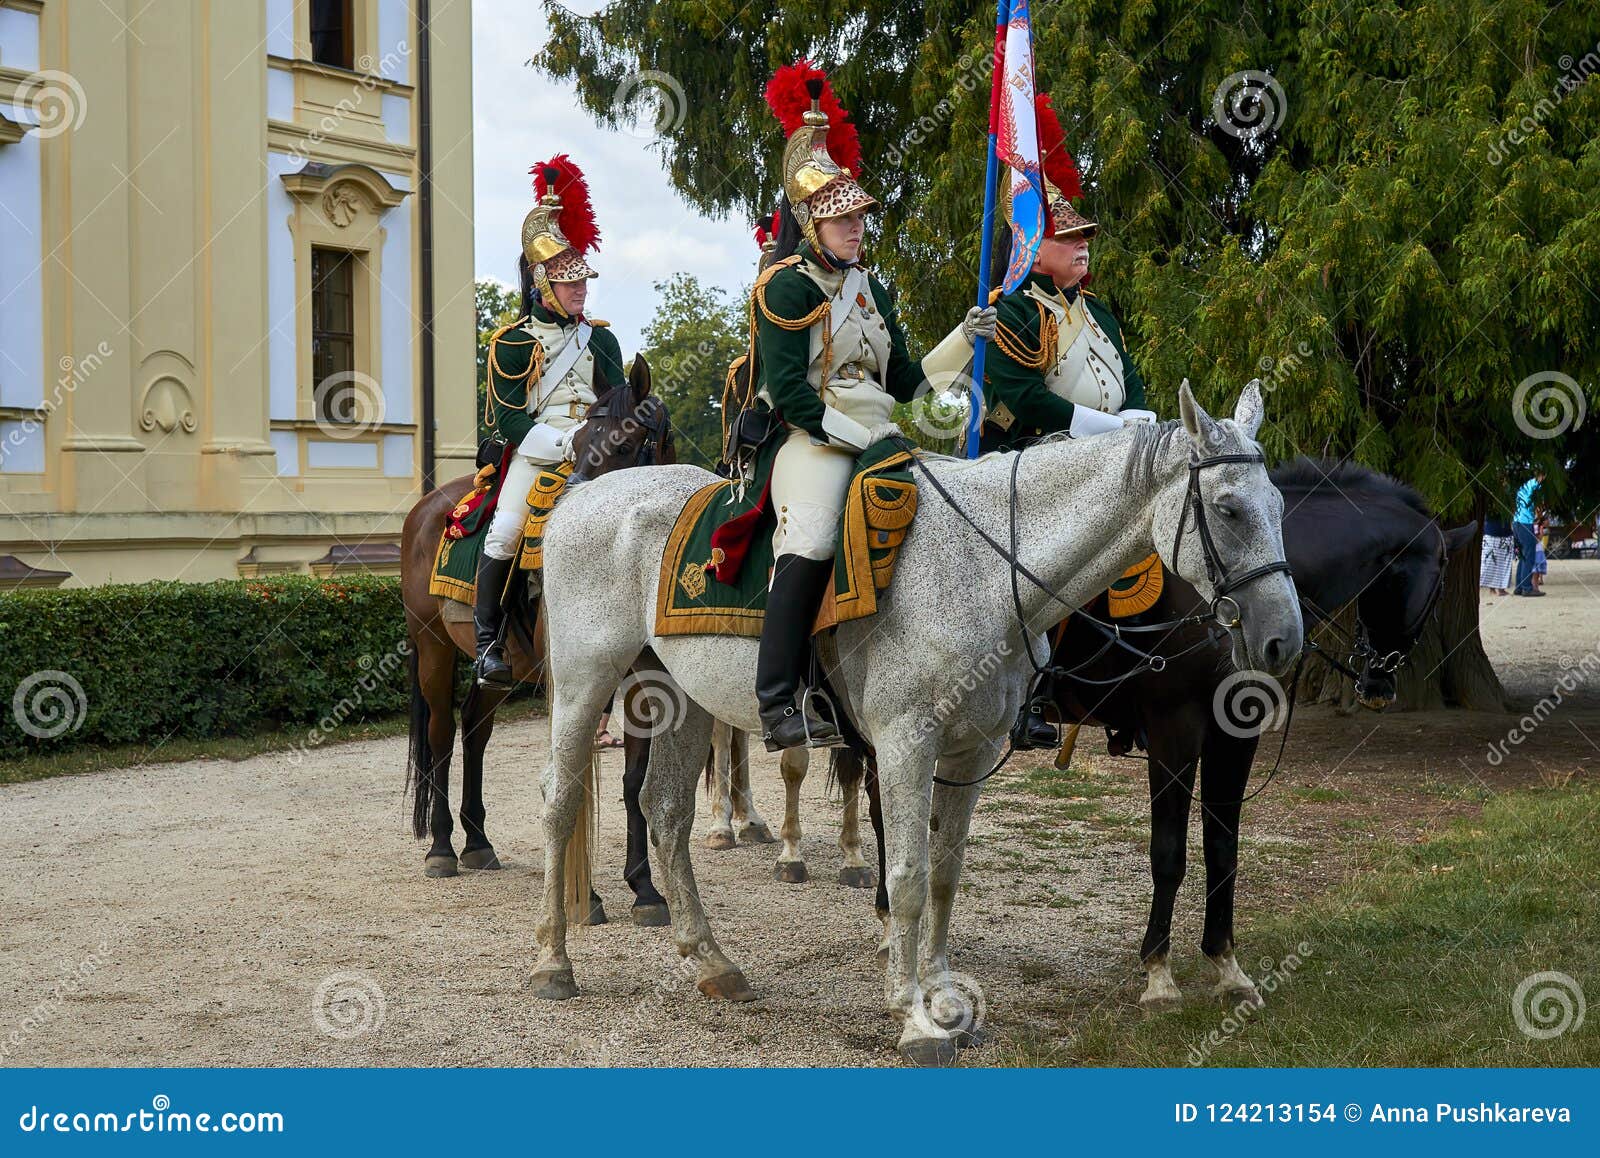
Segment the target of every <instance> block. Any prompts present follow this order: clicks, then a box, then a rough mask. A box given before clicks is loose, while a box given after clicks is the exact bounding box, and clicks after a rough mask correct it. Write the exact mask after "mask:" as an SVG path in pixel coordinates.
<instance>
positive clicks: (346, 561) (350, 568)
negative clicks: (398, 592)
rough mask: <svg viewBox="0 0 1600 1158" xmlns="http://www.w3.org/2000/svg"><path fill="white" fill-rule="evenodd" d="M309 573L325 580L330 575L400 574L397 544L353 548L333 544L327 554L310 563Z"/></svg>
mask: <svg viewBox="0 0 1600 1158" xmlns="http://www.w3.org/2000/svg"><path fill="white" fill-rule="evenodd" d="M310 567H311V573H312V574H313V575H316V576H318V577H319V578H323V579H326V578H327V577H328V576H330V575H347V574H350V573H352V572H356V573H359V572H371V573H372V574H376V575H398V574H400V544H399V543H361V544H358V545H356V546H354V547H348V546H345V545H344V544H343V543H335V544H334V545H333V546H331V547H329V548H328V553H327V554H326V555H324V556H323V557H322V558H320V559H313V560H311V563H310Z"/></svg>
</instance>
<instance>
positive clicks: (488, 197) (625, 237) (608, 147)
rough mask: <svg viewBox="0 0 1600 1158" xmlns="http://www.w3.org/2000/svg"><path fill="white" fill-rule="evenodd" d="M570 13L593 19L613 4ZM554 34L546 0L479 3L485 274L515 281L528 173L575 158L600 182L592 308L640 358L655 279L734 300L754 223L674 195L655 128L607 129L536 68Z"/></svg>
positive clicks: (477, 169)
mask: <svg viewBox="0 0 1600 1158" xmlns="http://www.w3.org/2000/svg"><path fill="white" fill-rule="evenodd" d="M567 6H568V7H569V8H571V9H573V10H574V11H577V12H583V13H592V12H595V11H597V10H598V9H600V8H601V7H603V4H601V3H598V2H597V0H567ZM547 35H548V28H547V25H546V22H545V18H544V8H543V5H541V4H539V3H538V2H537V0H473V3H472V40H473V44H472V111H473V175H474V183H475V185H476V202H475V206H474V210H475V215H476V221H475V233H476V245H475V250H476V252H475V256H474V267H475V269H476V271H477V276H478V277H480V278H485V277H492V278H497V279H499V280H500V281H504V282H507V283H508V284H514V283H515V281H516V261H517V252H518V249H519V246H520V238H521V232H522V218H523V217H524V216H525V215H526V214H527V212H528V210H529V209H530V208H532V207H533V178H532V177H531V176H530V175H529V173H528V170H529V168H531V167H532V166H533V164H534V163H535V162H537V161H540V160H545V159H548V158H549V157H550V156H552V155H553V154H555V153H562V152H565V153H570V154H571V155H572V159H573V160H574V161H576V162H577V164H578V167H579V168H580V169H582V170H583V172H584V175H585V176H586V177H587V178H588V179H589V186H590V190H591V193H592V195H593V198H594V204H595V217H596V219H597V221H598V223H599V226H600V238H601V240H600V249H599V252H598V254H596V255H594V256H592V257H590V259H589V264H590V265H592V266H593V267H594V268H595V269H596V270H597V271H599V274H600V277H599V278H598V279H597V280H595V281H594V282H593V283H591V285H590V290H589V312H590V313H591V314H592V315H594V316H595V317H598V318H604V319H605V320H607V321H609V322H610V323H611V324H612V326H613V327H615V329H616V333H617V337H618V339H619V340H620V341H621V343H622V349H623V352H624V353H626V354H632V353H633V352H634V351H635V350H637V349H638V347H639V344H640V333H641V331H643V329H644V327H645V325H646V324H647V323H648V322H649V320H650V318H651V316H652V314H654V312H655V300H656V294H655V290H654V288H653V287H654V283H655V282H657V281H662V280H665V279H666V278H667V277H669V276H670V275H672V274H673V273H676V272H678V271H680V270H682V271H687V272H692V273H694V274H696V275H697V276H698V277H699V278H700V280H701V281H702V282H703V283H706V284H709V285H716V286H721V287H722V288H724V289H726V290H727V291H728V292H729V294H730V295H732V294H735V293H737V292H738V291H739V289H740V288H741V287H742V286H744V285H745V284H747V283H748V282H749V281H750V280H751V278H752V277H753V276H754V275H755V267H756V260H757V258H758V257H759V253H758V251H757V248H756V243H755V240H754V239H753V237H752V236H751V232H750V227H749V226H748V225H747V223H746V222H745V221H743V220H742V219H728V220H723V221H716V220H713V219H711V218H707V217H704V216H701V215H700V214H699V213H698V212H697V211H695V210H693V209H691V208H690V207H689V206H688V205H686V204H685V203H684V201H683V199H682V198H681V197H679V196H678V194H677V193H676V192H674V191H673V189H672V188H671V186H670V185H669V184H668V182H667V176H666V171H665V169H664V168H663V167H662V164H661V160H660V157H659V154H658V153H657V152H656V151H655V150H653V149H651V147H650V145H651V140H652V139H653V132H652V127H653V126H652V125H650V124H648V123H647V124H644V125H640V126H637V127H636V128H635V129H634V131H633V132H621V131H615V130H611V129H605V128H601V127H600V126H599V125H597V124H596V123H595V122H594V121H593V120H592V119H591V118H590V117H589V116H588V114H586V113H584V112H581V111H579V110H578V109H577V107H576V106H577V101H576V97H575V94H574V93H573V92H572V90H571V89H569V88H567V87H565V86H563V85H559V84H556V83H554V82H552V81H551V80H550V78H549V77H548V76H546V75H545V74H544V73H542V72H538V71H536V70H535V69H532V68H529V67H528V66H527V61H528V59H529V58H530V57H532V56H533V55H534V54H535V53H536V52H538V51H539V49H540V48H542V47H543V46H544V42H545V38H546V36H547Z"/></svg>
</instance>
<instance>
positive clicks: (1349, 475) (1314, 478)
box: [1269, 455, 1433, 519]
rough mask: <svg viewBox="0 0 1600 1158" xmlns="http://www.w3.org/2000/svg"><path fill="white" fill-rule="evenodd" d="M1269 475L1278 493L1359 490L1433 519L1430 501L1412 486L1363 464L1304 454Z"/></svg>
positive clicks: (1276, 468)
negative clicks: (1387, 499) (1388, 499)
mask: <svg viewBox="0 0 1600 1158" xmlns="http://www.w3.org/2000/svg"><path fill="white" fill-rule="evenodd" d="M1269 473H1270V475H1271V478H1272V484H1273V485H1274V486H1275V487H1277V488H1278V489H1279V490H1294V491H1303V492H1305V493H1307V494H1315V493H1316V492H1318V491H1327V492H1329V493H1331V494H1338V493H1342V492H1345V491H1360V492H1362V493H1364V494H1366V495H1368V496H1370V497H1373V498H1384V497H1388V498H1392V499H1395V500H1397V501H1399V502H1400V503H1401V504H1403V505H1405V506H1407V507H1410V508H1411V509H1412V510H1413V511H1415V512H1416V513H1417V514H1419V515H1421V516H1422V517H1423V518H1425V519H1431V518H1433V511H1432V510H1431V509H1429V507H1428V504H1427V501H1426V500H1424V499H1423V497H1422V496H1421V495H1420V494H1418V493H1417V491H1416V489H1415V488H1414V487H1412V486H1411V485H1410V484H1409V483H1404V482H1401V481H1400V480H1399V479H1397V478H1394V477H1393V476H1391V475H1386V474H1384V473H1383V472H1381V471H1376V470H1373V469H1372V468H1371V467H1366V466H1362V465H1361V464H1360V463H1355V462H1350V461H1348V460H1340V459H1332V458H1312V457H1310V456H1308V455H1301V456H1299V457H1298V458H1294V459H1291V460H1289V461H1288V462H1284V463H1280V464H1279V465H1277V466H1275V467H1273V468H1272V470H1271V471H1270V472H1269Z"/></svg>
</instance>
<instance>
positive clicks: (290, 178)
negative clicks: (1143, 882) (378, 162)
mask: <svg viewBox="0 0 1600 1158" xmlns="http://www.w3.org/2000/svg"><path fill="white" fill-rule="evenodd" d="M283 187H284V188H285V189H287V190H288V191H289V196H291V197H293V198H294V199H295V200H297V201H300V202H302V203H305V204H317V205H320V206H321V209H322V212H323V214H324V215H326V217H327V218H328V220H329V221H331V222H333V224H334V225H336V226H338V227H339V228H340V229H346V228H348V227H349V226H350V224H351V223H352V222H354V221H355V219H356V216H357V215H358V214H359V213H360V212H361V211H362V210H363V209H365V208H367V207H368V206H371V207H372V208H373V209H374V211H376V212H377V213H379V214H382V213H384V212H386V211H387V210H390V209H393V208H394V207H395V206H396V205H398V204H400V202H402V201H404V200H405V199H406V197H407V196H409V195H410V190H407V189H396V188H395V187H394V186H393V185H391V184H389V181H388V178H386V177H385V176H384V175H383V174H382V173H380V172H378V171H377V170H376V169H374V168H372V167H371V166H370V165H359V164H350V165H328V164H324V163H323V162H321V161H309V162H307V163H306V166H305V168H303V169H301V170H300V171H299V172H297V173H285V174H284V175H283Z"/></svg>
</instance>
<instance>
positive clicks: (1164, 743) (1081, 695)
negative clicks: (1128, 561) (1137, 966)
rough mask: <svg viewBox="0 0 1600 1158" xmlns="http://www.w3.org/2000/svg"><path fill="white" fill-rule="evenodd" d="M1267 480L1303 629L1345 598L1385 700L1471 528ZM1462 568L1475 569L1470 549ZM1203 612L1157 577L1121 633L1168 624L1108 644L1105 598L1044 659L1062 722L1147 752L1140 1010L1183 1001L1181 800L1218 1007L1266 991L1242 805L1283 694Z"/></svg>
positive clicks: (1411, 504)
mask: <svg viewBox="0 0 1600 1158" xmlns="http://www.w3.org/2000/svg"><path fill="white" fill-rule="evenodd" d="M1271 474H1272V481H1273V483H1274V484H1275V485H1276V486H1277V487H1278V489H1279V490H1280V491H1281V492H1282V493H1283V499H1284V518H1283V545H1284V553H1285V556H1286V558H1287V559H1288V561H1289V565H1290V566H1291V568H1292V569H1293V572H1294V582H1295V588H1296V590H1297V591H1298V592H1299V594H1300V599H1301V602H1302V604H1303V605H1304V607H1305V608H1306V610H1307V612H1308V615H1307V616H1306V619H1307V622H1308V624H1309V623H1312V622H1317V621H1321V622H1331V621H1332V619H1333V618H1334V616H1335V613H1336V612H1337V611H1338V610H1339V609H1340V608H1343V607H1346V606H1348V605H1350V604H1354V606H1355V608H1356V614H1357V622H1358V628H1357V633H1356V636H1355V637H1354V638H1353V639H1352V640H1351V641H1350V643H1349V646H1348V648H1346V649H1342V651H1341V653H1340V654H1339V655H1338V656H1337V657H1335V659H1336V660H1337V662H1340V663H1341V664H1342V665H1345V670H1347V671H1349V672H1350V674H1353V675H1354V676H1355V677H1356V695H1357V699H1358V701H1359V702H1361V703H1362V704H1363V705H1365V706H1367V707H1369V708H1374V709H1378V710H1381V709H1382V708H1384V707H1387V706H1388V704H1389V703H1390V702H1392V701H1393V699H1394V695H1395V672H1396V669H1397V668H1398V667H1399V666H1400V665H1401V664H1403V663H1404V662H1405V659H1406V657H1407V656H1408V655H1409V654H1410V653H1411V650H1412V649H1413V648H1414V647H1415V646H1416V643H1417V640H1418V638H1419V637H1420V636H1421V634H1422V632H1423V629H1424V628H1425V627H1426V626H1427V621H1428V620H1429V618H1430V617H1431V616H1432V613H1433V611H1434V610H1435V608H1436V607H1437V605H1438V600H1439V594H1440V591H1441V590H1442V585H1443V582H1444V569H1445V566H1446V561H1447V559H1448V557H1449V555H1450V554H1452V553H1454V552H1455V551H1458V550H1460V549H1461V548H1462V547H1463V546H1466V545H1469V544H1470V543H1471V541H1472V539H1473V535H1474V532H1475V530H1476V528H1475V526H1474V525H1472V524H1468V525H1466V526H1463V527H1457V528H1455V529H1454V530H1450V531H1446V530H1443V529H1442V528H1441V527H1440V526H1439V524H1438V522H1437V521H1436V520H1435V519H1434V517H1433V514H1432V512H1431V511H1429V509H1428V507H1427V505H1426V504H1425V503H1424V502H1423V501H1422V499H1421V498H1420V497H1419V496H1418V495H1417V493H1416V492H1415V491H1413V490H1412V489H1411V488H1410V487H1408V486H1405V485H1404V484H1402V483H1399V482H1396V481H1395V480H1394V479H1391V478H1388V477H1386V476H1384V475H1381V474H1377V473H1375V472H1373V471H1370V470H1366V469H1365V468H1362V467H1359V466H1353V465H1349V464H1337V463H1332V462H1321V461H1315V460H1310V459H1299V460H1296V461H1295V462H1292V463H1289V464H1286V465H1284V466H1280V467H1278V468H1276V469H1274V470H1273V471H1272V472H1271ZM1223 525H1224V524H1222V522H1221V520H1218V521H1217V522H1216V523H1215V524H1214V527H1215V528H1216V529H1217V530H1218V532H1219V533H1221V527H1222V526H1223ZM1470 565H1471V566H1472V567H1473V568H1474V569H1476V567H1477V559H1476V557H1473V558H1472V559H1471V560H1470ZM1474 574H1476V571H1475V570H1474ZM1208 610H1209V609H1208V607H1207V605H1206V603H1205V601H1204V600H1202V599H1201V598H1200V594H1199V592H1197V591H1196V590H1195V589H1194V588H1193V587H1191V586H1189V585H1188V584H1186V583H1184V582H1182V581H1181V580H1179V579H1178V578H1177V577H1176V576H1174V575H1172V574H1171V573H1170V572H1169V573H1168V574H1167V575H1166V577H1165V586H1164V588H1163V590H1162V593H1161V596H1160V599H1159V600H1158V601H1157V602H1156V604H1155V605H1154V606H1153V607H1151V608H1149V609H1148V610H1147V611H1145V612H1143V613H1141V614H1140V615H1139V616H1138V617H1135V618H1133V619H1123V620H1118V621H1117V622H1118V623H1119V624H1121V625H1124V627H1125V628H1126V627H1128V626H1132V627H1135V628H1137V627H1139V626H1158V627H1159V625H1161V624H1177V625H1176V626H1171V627H1162V628H1160V629H1159V630H1156V631H1152V632H1139V631H1134V632H1130V633H1126V634H1124V635H1122V636H1121V638H1120V641H1119V640H1117V639H1113V638H1112V637H1111V636H1110V635H1109V634H1108V632H1107V631H1106V629H1105V628H1104V627H1103V626H1099V625H1103V624H1106V623H1108V622H1109V620H1108V608H1107V600H1106V598H1105V597H1104V596H1101V597H1100V598H1099V599H1097V600H1095V601H1094V602H1093V603H1091V604H1089V605H1088V606H1087V607H1085V608H1084V609H1083V613H1082V614H1079V615H1074V616H1072V617H1071V618H1069V619H1068V620H1067V621H1066V623H1065V624H1064V625H1063V628H1062V629H1061V631H1060V633H1059V635H1057V636H1056V637H1055V638H1056V645H1055V648H1054V654H1053V656H1052V660H1051V662H1052V664H1053V665H1054V666H1055V667H1056V668H1057V669H1058V674H1057V677H1056V679H1055V681H1054V684H1055V686H1054V692H1055V696H1054V698H1055V704H1056V707H1057V710H1058V712H1059V714H1060V718H1061V720H1062V721H1063V722H1064V723H1069V724H1070V723H1078V724H1094V725H1102V726H1104V727H1106V728H1107V729H1108V731H1109V732H1110V733H1111V735H1112V739H1113V743H1112V749H1113V751H1114V752H1116V751H1117V750H1118V749H1121V750H1122V751H1126V750H1128V749H1130V748H1132V747H1134V746H1137V747H1140V748H1146V749H1148V753H1149V759H1148V763H1149V782H1150V874H1151V878H1152V881H1153V884H1154V896H1153V898H1152V901H1151V906H1150V916H1149V921H1148V924H1147V927H1146V932H1145V938H1144V944H1143V947H1142V948H1141V950H1140V957H1141V959H1142V961H1143V963H1144V967H1145V969H1146V971H1147V973H1148V982H1147V985H1146V988H1145V992H1144V994H1143V995H1142V996H1141V997H1140V1004H1141V1005H1143V1006H1145V1007H1146V1008H1149V1009H1157V1010H1160V1009H1171V1008H1174V1007H1176V1006H1177V1005H1178V1004H1179V1003H1180V1002H1181V999H1182V998H1181V994H1180V993H1179V990H1178V987H1177V985H1176V984H1175V983H1174V982H1173V980H1172V974H1171V968H1170V965H1169V963H1168V957H1169V953H1170V951H1171V932H1172V910H1173V903H1174V899H1175V897H1176V895H1177V892H1178V886H1179V885H1180V884H1182V882H1183V877H1184V871H1185V859H1186V853H1187V831H1188V823H1189V806H1190V802H1191V801H1196V800H1197V801H1198V802H1199V804H1200V809H1201V829H1202V842H1203V846H1204V852H1205V867H1206V902H1205V924H1204V928H1203V931H1202V934H1201V941H1200V947H1201V951H1202V952H1204V953H1205V954H1206V956H1207V957H1209V958H1210V959H1211V961H1212V963H1213V964H1214V965H1215V966H1216V967H1217V970H1218V974H1219V980H1218V984H1217V987H1216V990H1215V992H1216V993H1217V994H1218V995H1219V996H1224V997H1226V998H1227V999H1228V1000H1229V1002H1230V1004H1234V1003H1237V1002H1239V1001H1247V1002H1249V1003H1251V1004H1260V1003H1261V1000H1262V999H1261V995H1260V993H1259V991H1258V990H1257V988H1256V986H1255V984H1254V982H1252V981H1251V979H1250V978H1249V977H1248V976H1247V975H1246V974H1245V973H1244V971H1243V970H1241V969H1240V968H1239V966H1238V964H1237V961H1236V959H1235V955H1234V886H1235V883H1236V874H1237V871H1238V865H1239V812H1240V808H1241V806H1242V803H1243V800H1244V798H1245V796H1246V791H1247V785H1248V783H1249V779H1250V767H1251V764H1252V763H1253V761H1254V760H1255V755H1256V748H1257V745H1258V743H1259V739H1260V733H1261V731H1262V729H1263V727H1264V726H1267V725H1270V724H1271V723H1272V722H1273V720H1274V718H1275V717H1277V716H1278V715H1279V713H1281V712H1282V710H1283V709H1284V708H1286V706H1287V703H1286V699H1287V692H1286V691H1285V689H1283V688H1282V687H1278V686H1275V685H1270V684H1268V683H1267V682H1265V680H1266V677H1262V678H1261V679H1260V680H1254V679H1250V678H1245V677H1242V676H1241V674H1240V673H1237V672H1235V671H1234V669H1233V664H1232V659H1231V655H1230V644H1229V641H1228V639H1227V637H1226V634H1225V633H1223V632H1221V631H1220V629H1218V628H1217V627H1216V626H1215V624H1214V623H1207V622H1193V621H1192V620H1194V619H1197V618H1200V617H1202V616H1205V613H1207V612H1208ZM1206 618H1209V617H1208V616H1206ZM1097 624H1099V625H1097ZM1309 662H1316V660H1311V661H1309ZM836 760H837V762H838V764H837V767H836V769H835V774H836V775H837V776H838V777H839V778H840V780H841V781H842V782H843V781H848V780H850V779H852V778H860V777H862V776H863V775H864V774H865V776H866V788H867V793H868V800H869V804H870V815H871V818H872V825H873V830H874V832H876V833H877V835H878V880H879V886H878V895H877V907H878V913H879V915H880V916H882V915H883V914H885V913H887V911H888V904H889V899H888V894H887V892H886V890H885V888H884V885H883V881H884V879H885V878H884V873H883V828H882V824H883V822H882V811H881V808H880V806H879V802H878V799H877V797H878V792H877V783H876V777H875V776H874V775H872V769H871V767H870V761H868V762H865V763H864V762H863V761H862V760H861V759H860V758H859V757H858V756H856V755H854V754H852V753H848V752H840V753H839V754H838V755H837V756H836ZM1202 765H1203V767H1204V778H1203V781H1202V783H1201V790H1200V794H1199V795H1198V796H1196V795H1195V781H1196V772H1197V770H1198V769H1199V768H1200V767H1201V766H1202Z"/></svg>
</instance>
